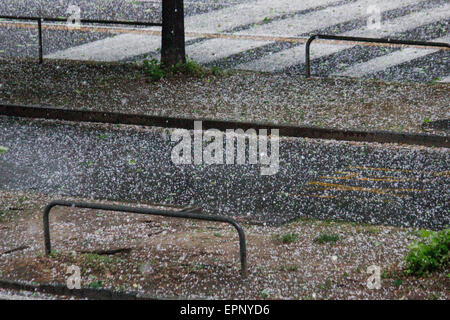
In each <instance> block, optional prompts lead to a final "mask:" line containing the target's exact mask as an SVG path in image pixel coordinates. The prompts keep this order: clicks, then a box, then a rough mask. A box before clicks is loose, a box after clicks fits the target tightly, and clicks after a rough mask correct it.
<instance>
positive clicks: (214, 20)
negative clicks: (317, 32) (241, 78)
mask: <svg viewBox="0 0 450 320" xmlns="http://www.w3.org/2000/svg"><path fill="white" fill-rule="evenodd" d="M337 1H339V0H295V1H292V0H277V1H273V0H260V1H256V2H251V3H244V4H239V5H236V6H233V7H228V8H224V9H220V10H216V11H211V12H208V13H204V14H200V15H196V16H191V17H187V18H186V19H185V26H186V32H200V33H201V32H209V33H219V32H222V31H223V30H227V29H232V28H235V27H237V26H240V25H246V24H251V23H255V22H260V21H263V20H264V18H266V17H267V18H271V17H274V16H278V15H281V14H284V13H289V12H295V11H298V10H303V9H305V8H311V7H314V6H317V5H320V4H323V5H325V4H326V5H329V4H332V3H334V2H337ZM189 39H193V38H188V39H187V40H189ZM253 45H255V46H259V45H261V43H260V42H256V43H254V44H253ZM160 46H161V39H160V37H159V36H150V35H146V36H142V35H133V34H123V35H118V36H115V37H113V38H108V39H103V40H98V41H94V42H91V43H87V44H83V45H80V46H76V47H72V48H69V49H66V50H61V51H57V52H54V53H52V54H49V55H47V56H45V58H47V59H52V58H53V59H74V60H95V61H117V60H121V59H126V58H128V57H133V56H137V55H141V54H145V53H146V52H150V51H154V50H157V49H158V48H159V47H160ZM241 47H242V46H239V48H241ZM250 47H251V46H250ZM124 48H126V49H127V50H126V51H124V50H123V49H124ZM219 48H220V45H219ZM113 49H115V52H111V51H112V50H113ZM240 50H241V51H242V50H245V49H244V48H241V49H240ZM213 52H214V50H213ZM187 54H188V55H191V54H194V55H195V52H191V53H190V52H189V49H187ZM209 55H211V54H209ZM205 56H208V52H207V53H206V54H205ZM199 60H200V59H199Z"/></svg>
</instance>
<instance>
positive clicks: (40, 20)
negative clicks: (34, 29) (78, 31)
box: [0, 15, 162, 64]
mask: <svg viewBox="0 0 450 320" xmlns="http://www.w3.org/2000/svg"><path fill="white" fill-rule="evenodd" d="M0 19H6V20H25V21H35V22H37V24H38V42H39V63H40V64H42V63H43V62H44V57H43V53H42V52H43V44H42V23H43V22H67V19H64V18H47V17H27V16H1V15H0ZM79 22H80V23H88V24H102V25H111V24H118V25H127V26H145V27H162V23H155V22H143V21H127V20H94V19H80V20H79Z"/></svg>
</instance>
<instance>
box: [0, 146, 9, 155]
mask: <svg viewBox="0 0 450 320" xmlns="http://www.w3.org/2000/svg"><path fill="white" fill-rule="evenodd" d="M8 150H9V149H8V148H6V147H2V146H0V154H3V153H5V152H6V151H8Z"/></svg>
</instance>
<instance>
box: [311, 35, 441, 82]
mask: <svg viewBox="0 0 450 320" xmlns="http://www.w3.org/2000/svg"><path fill="white" fill-rule="evenodd" d="M316 39H324V40H339V41H352V42H368V43H387V44H400V45H412V46H424V47H440V48H450V44H448V43H445V42H428V41H415V40H398V39H385V38H363V37H347V36H335V35H326V34H315V35H312V36H311V37H309V39H308V41H306V46H305V50H306V54H305V64H306V78H309V77H311V59H310V47H311V43H312V42H313V41H314V40H316Z"/></svg>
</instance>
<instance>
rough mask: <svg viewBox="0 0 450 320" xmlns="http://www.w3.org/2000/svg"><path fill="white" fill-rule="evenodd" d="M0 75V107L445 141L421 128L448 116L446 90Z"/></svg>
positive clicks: (97, 71)
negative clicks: (352, 131) (250, 123)
mask: <svg viewBox="0 0 450 320" xmlns="http://www.w3.org/2000/svg"><path fill="white" fill-rule="evenodd" d="M0 74H1V75H2V80H0V81H1V82H0V100H1V101H2V102H5V103H18V104H19V103H22V104H34V105H43V106H55V107H63V108H70V109H82V110H103V111H116V112H124V113H138V114H139V113H141V114H150V115H162V116H176V117H195V118H210V119H220V120H234V121H261V122H271V123H278V124H281V123H285V124H296V125H307V126H317V127H329V128H340V129H355V130H388V131H395V132H411V133H424V132H429V133H434V134H440V135H445V136H448V128H447V130H445V129H443V130H439V131H433V129H431V128H429V129H424V128H423V127H422V125H423V124H424V122H425V123H429V122H431V121H434V120H442V119H448V118H449V117H450V112H449V109H448V106H449V105H450V95H449V94H448V93H449V84H446V83H387V82H381V81H370V80H356V79H343V78H323V79H317V78H316V79H308V80H307V79H304V78H300V77H299V78H293V77H289V76H283V75H273V74H264V73H253V72H243V71H231V72H227V73H226V74H225V75H219V76H212V75H210V76H206V77H203V78H192V77H191V78H186V77H177V78H172V79H163V80H161V81H159V82H152V81H150V80H148V79H147V78H146V76H145V74H144V72H143V70H142V69H141V68H139V67H137V66H135V65H132V64H95V63H93V64H80V63H76V62H46V63H45V64H44V65H43V66H39V65H38V64H36V63H35V62H34V61H28V62H27V61H21V62H11V61H1V62H0ZM425 130H426V131H425Z"/></svg>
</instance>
